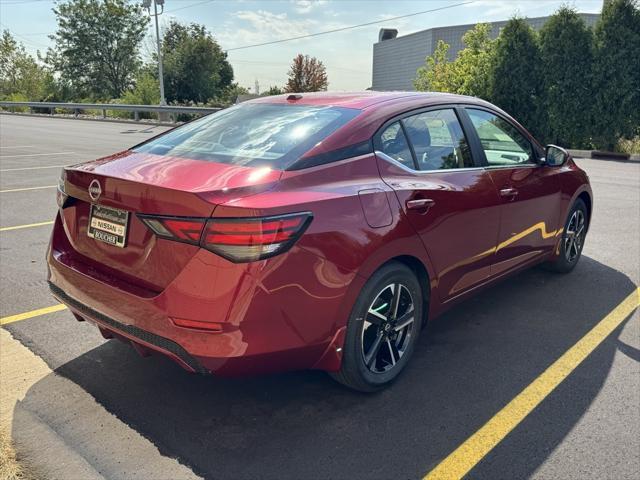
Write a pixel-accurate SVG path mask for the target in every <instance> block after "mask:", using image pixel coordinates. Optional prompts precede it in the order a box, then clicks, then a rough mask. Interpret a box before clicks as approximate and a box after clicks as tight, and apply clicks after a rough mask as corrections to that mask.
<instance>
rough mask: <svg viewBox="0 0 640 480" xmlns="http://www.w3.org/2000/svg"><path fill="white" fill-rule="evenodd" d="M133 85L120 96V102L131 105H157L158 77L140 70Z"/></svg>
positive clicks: (158, 98)
mask: <svg viewBox="0 0 640 480" xmlns="http://www.w3.org/2000/svg"><path fill="white" fill-rule="evenodd" d="M135 83H136V84H135V87H134V88H133V89H131V90H127V91H126V92H125V93H124V95H123V96H122V98H121V100H122V103H127V104H132V105H157V104H158V103H160V85H159V84H158V77H157V76H156V75H153V74H151V73H149V72H148V71H142V72H140V74H139V75H138V77H137V78H136V82H135Z"/></svg>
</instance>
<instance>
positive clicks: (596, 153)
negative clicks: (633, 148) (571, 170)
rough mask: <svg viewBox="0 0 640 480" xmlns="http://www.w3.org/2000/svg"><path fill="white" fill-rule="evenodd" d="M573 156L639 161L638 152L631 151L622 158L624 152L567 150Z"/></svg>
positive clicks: (612, 160) (614, 160)
mask: <svg viewBox="0 0 640 480" xmlns="http://www.w3.org/2000/svg"><path fill="white" fill-rule="evenodd" d="M567 151H568V152H569V153H570V154H571V156H572V157H574V158H591V159H593V160H605V161H609V162H640V154H637V153H632V154H630V155H629V158H624V154H619V153H618V154H616V153H612V154H611V155H608V152H602V151H600V150H567Z"/></svg>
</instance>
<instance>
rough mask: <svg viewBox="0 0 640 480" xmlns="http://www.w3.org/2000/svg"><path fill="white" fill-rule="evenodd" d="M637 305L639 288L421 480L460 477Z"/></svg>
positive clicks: (530, 410) (529, 411)
mask: <svg viewBox="0 0 640 480" xmlns="http://www.w3.org/2000/svg"><path fill="white" fill-rule="evenodd" d="M638 306H640V288H636V289H635V290H634V292H633V293H631V295H629V296H628V297H627V298H626V299H625V300H624V301H623V302H622V303H621V304H619V305H618V306H617V307H616V308H615V309H614V310H613V311H612V312H611V313H609V314H608V315H607V316H606V317H604V318H603V319H602V320H601V321H600V322H599V323H598V324H597V325H596V326H595V327H593V328H592V329H591V330H590V331H589V332H588V333H587V334H586V335H585V336H584V337H582V338H581V339H580V340H579V341H578V343H576V344H575V345H574V346H573V347H571V348H570V349H569V350H567V351H566V352H565V353H564V354H563V355H562V356H561V357H560V358H559V359H558V360H556V361H555V362H554V363H553V364H552V365H551V366H550V367H549V368H547V369H546V370H545V371H544V372H543V373H542V375H540V376H539V377H538V378H536V379H535V380H534V381H533V382H532V383H531V384H529V386H527V387H526V388H525V389H524V390H523V391H522V392H520V393H519V394H518V395H517V396H516V397H515V398H514V399H513V400H511V401H510V402H509V403H508V404H507V405H506V406H505V407H504V408H503V409H502V410H500V411H499V412H498V413H496V414H495V415H494V416H493V418H492V419H491V420H489V421H488V422H487V423H485V424H484V426H482V427H481V428H480V430H478V431H477V432H476V433H474V434H473V435H472V436H471V437H469V438H468V439H467V440H466V441H465V442H464V443H463V444H462V445H460V446H459V447H458V448H457V449H456V450H454V451H453V452H452V453H451V454H450V455H449V456H448V457H447V458H445V459H444V460H443V461H442V462H440V463H439V464H438V465H437V466H436V467H435V468H434V469H433V470H431V471H430V472H429V473H428V474H427V475H426V476H425V477H424V480H436V479H437V480H453V479H456V480H457V479H461V478H462V477H464V476H465V475H466V474H467V473H469V471H470V470H471V469H472V468H473V467H475V466H476V464H477V463H478V462H479V461H480V460H482V459H483V458H484V457H485V455H487V454H488V453H489V452H490V451H491V450H493V448H494V447H495V446H496V445H498V444H499V443H500V442H501V441H502V440H503V439H504V438H505V437H506V436H507V435H508V434H509V432H511V431H512V430H513V429H514V428H515V427H516V426H517V425H518V424H519V423H520V422H521V421H522V420H524V418H525V417H526V416H527V415H529V414H530V413H531V412H532V411H533V409H534V408H536V407H537V406H538V405H539V404H540V402H542V401H543V400H544V399H545V398H546V397H547V396H548V395H549V394H550V393H551V392H552V391H553V390H554V389H555V388H556V387H557V386H558V385H560V384H561V383H562V381H563V380H564V379H565V378H567V377H568V376H569V375H570V374H571V372H572V371H573V370H575V368H576V367H577V366H578V365H580V363H582V361H583V360H584V359H585V358H587V357H588V356H589V355H590V354H591V352H593V351H594V350H595V349H596V347H597V346H598V345H600V343H602V341H603V340H604V339H605V338H607V337H608V336H609V334H611V332H613V331H614V330H615V329H616V328H617V327H619V326H620V324H621V323H622V322H623V321H624V320H625V318H627V317H628V316H629V314H631V313H632V312H633V311H634V310H635V309H636V308H637V307H638Z"/></svg>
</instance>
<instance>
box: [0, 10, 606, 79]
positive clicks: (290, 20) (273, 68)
mask: <svg viewBox="0 0 640 480" xmlns="http://www.w3.org/2000/svg"><path fill="white" fill-rule="evenodd" d="M165 1H166V5H165V10H166V12H165V14H164V15H163V16H161V17H160V18H161V19H162V22H165V23H166V22H168V20H169V19H170V18H175V19H177V20H180V21H184V22H198V23H202V24H204V25H206V27H207V28H208V29H209V30H210V31H211V32H212V33H213V34H214V36H215V37H216V39H217V40H218V42H219V43H220V45H221V46H222V47H223V49H232V48H235V47H241V46H246V45H252V44H256V43H261V42H268V41H271V40H277V39H281V38H288V37H294V36H299V35H306V34H309V33H315V32H321V31H325V30H331V29H336V28H341V27H345V26H350V25H355V24H359V23H366V22H373V21H376V22H378V23H376V24H375V25H372V26H367V27H362V28H357V29H352V30H347V31H344V32H338V33H333V34H328V35H321V36H318V37H313V38H309V39H302V40H295V41H291V42H287V43H281V44H277V45H269V46H262V47H254V48H247V49H241V50H231V51H229V60H230V62H231V64H232V65H233V68H234V72H235V76H236V80H237V81H238V82H239V83H240V84H241V85H243V86H245V87H250V88H253V85H254V82H255V80H256V79H257V80H258V81H259V83H260V88H261V89H265V88H268V87H269V86H270V85H283V84H284V83H285V81H286V76H287V70H288V66H289V64H290V63H291V59H292V58H293V57H294V56H295V55H296V54H298V53H304V54H309V55H313V56H316V57H318V58H319V59H320V60H322V61H323V62H324V64H325V65H326V67H327V73H328V76H329V88H330V89H331V90H363V89H365V88H367V87H369V86H370V85H371V62H372V56H373V43H375V42H376V41H377V37H378V30H379V29H380V28H381V27H388V28H397V29H398V30H399V35H406V34H408V33H411V32H415V31H418V30H424V29H426V28H431V27H438V26H446V25H457V24H466V23H476V22H481V21H494V20H503V19H506V18H509V17H510V16H512V15H513V14H515V13H518V14H519V15H521V16H527V17H538V16H544V15H548V14H550V13H553V11H554V10H556V9H557V8H558V7H559V6H560V5H563V4H568V5H571V6H573V7H575V8H576V9H577V10H578V11H579V12H585V13H589V12H596V13H597V12H599V11H600V9H601V6H602V0H573V1H567V0H513V1H498V0H476V1H473V2H471V3H469V4H466V5H460V6H455V7H452V8H448V9H444V10H440V11H437V12H432V13H425V14H421V15H416V16H413V17H410V18H404V19H400V20H388V19H389V18H391V17H396V16H400V15H406V14H410V13H415V12H420V11H424V10H430V9H436V8H440V7H447V6H452V5H454V4H456V3H461V2H464V1H465V0H451V1H442V0H395V1H394V0H260V1H248V0H236V1H231V0H213V1H208V2H207V1H205V0H165ZM53 4H54V2H53V1H49V0H0V23H1V28H2V29H5V28H8V29H9V30H10V31H11V32H12V33H14V34H15V36H16V37H17V38H18V40H20V41H22V42H23V43H24V44H25V47H26V48H27V49H28V51H30V52H32V53H35V52H36V51H37V50H41V51H43V50H45V49H46V47H47V46H48V45H50V41H49V39H48V38H47V34H49V33H52V32H53V31H54V30H55V27H56V22H55V16H54V14H53V12H52V11H51V9H52V7H53ZM150 34H151V30H150ZM153 45H154V44H153V43H151V37H150V38H149V39H148V40H147V41H146V42H145V51H150V49H151V48H153Z"/></svg>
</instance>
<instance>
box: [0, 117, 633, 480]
mask: <svg viewBox="0 0 640 480" xmlns="http://www.w3.org/2000/svg"><path fill="white" fill-rule="evenodd" d="M0 128H1V133H2V139H1V142H0V190H2V192H1V193H0V207H1V208H0V228H5V227H9V226H19V225H29V224H35V223H43V222H49V221H51V220H52V219H53V216H54V214H55V211H56V206H55V189H53V188H50V187H48V188H42V189H37V190H35V189H34V190H21V191H8V190H15V189H24V188H31V187H43V186H44V187H47V186H51V185H55V184H56V182H57V178H58V175H59V167H58V166H57V165H63V164H69V163H75V162H78V161H83V160H88V159H91V158H96V157H99V156H103V155H107V154H109V153H113V152H115V151H118V150H121V149H123V148H126V147H128V146H131V145H133V144H135V143H138V142H139V141H141V140H143V139H144V138H148V137H149V136H152V135H155V134H157V133H159V132H160V131H162V130H161V128H160V127H145V126H137V125H127V124H116V123H101V122H89V121H74V120H62V119H47V118H32V117H19V116H7V115H0ZM54 152H58V153H60V155H52V154H47V153H54ZM63 152H73V153H63ZM40 153H44V155H42V156H30V157H26V156H24V157H19V156H18V155H29V154H32V155H36V154H40ZM578 163H579V164H580V165H581V166H582V167H583V168H585V169H586V170H587V172H588V173H589V175H590V177H591V181H592V185H593V190H594V196H595V210H594V216H593V221H592V225H591V231H590V233H589V236H588V237H587V243H586V246H585V249H584V253H583V258H582V259H581V261H580V263H579V265H578V266H577V268H576V269H575V271H574V272H572V273H571V274H569V275H565V276H563V275H556V274H552V273H549V272H547V271H545V270H542V269H538V268H536V269H532V270H530V271H527V272H524V273H522V274H520V275H517V276H515V277H512V278H510V279H508V280H506V281H504V282H503V283H501V284H499V285H498V286H496V287H494V288H492V289H490V290H486V291H485V292H483V293H481V294H480V295H478V296H476V297H475V298H473V299H472V300H470V301H467V302H466V303H464V304H460V305H458V306H457V307H455V308H454V309H452V310H451V311H449V312H448V313H447V314H445V315H444V316H443V317H442V318H440V319H438V320H437V321H435V322H433V323H432V324H429V325H428V326H427V328H426V329H425V331H424V334H423V336H422V337H421V339H420V344H419V346H418V348H417V350H416V352H415V356H414V358H413V359H412V361H411V362H410V364H409V366H408V369H407V371H406V372H405V373H404V374H403V375H402V376H401V378H400V379H399V381H398V382H397V383H396V384H394V386H393V387H392V388H390V389H387V390H385V391H383V392H380V393H378V394H375V395H362V394H356V393H353V392H351V391H348V390H346V389H344V388H342V387H340V386H339V385H337V384H335V383H334V382H333V381H331V380H330V379H329V378H328V377H327V376H326V375H325V374H323V373H320V372H299V373H290V374H282V375H273V376H268V377H260V378H244V379H221V378H216V377H200V376H196V375H190V374H188V373H186V372H184V371H183V370H182V369H180V368H179V367H178V366H176V365H175V364H173V363H172V362H171V361H169V360H166V359H164V358H160V357H153V358H150V359H142V358H140V357H139V356H138V355H137V354H136V353H135V352H134V351H133V349H131V348H129V347H127V346H126V345H123V344H121V343H119V342H117V341H105V340H103V339H102V337H101V336H100V335H99V333H98V331H97V330H96V329H95V328H94V327H92V326H91V325H89V324H87V323H78V322H77V321H76V320H75V319H73V317H72V315H71V314H70V313H69V312H68V311H66V310H62V311H56V312H52V313H47V314H45V315H37V316H33V317H31V318H27V319H22V320H19V321H13V322H11V323H7V324H6V325H4V328H6V329H7V330H8V331H9V332H10V333H11V334H12V335H13V336H14V337H15V338H17V339H18V340H19V341H20V342H21V343H22V344H23V345H25V346H27V347H28V348H29V349H30V350H31V351H32V352H34V353H35V354H37V355H39V356H40V357H41V358H42V359H43V360H44V361H45V362H46V363H47V365H48V366H49V367H50V368H51V369H52V370H54V371H55V372H56V373H58V374H60V375H62V376H64V377H66V378H67V379H69V380H71V381H72V382H74V383H75V384H77V385H78V386H80V387H81V388H82V389H83V390H84V391H86V392H88V393H89V394H90V395H92V396H93V397H94V398H95V399H96V400H97V402H98V403H99V404H101V405H102V406H104V408H105V409H106V410H107V411H108V412H111V413H113V414H115V415H116V416H117V417H118V418H119V419H120V420H122V421H123V422H125V423H126V424H127V425H129V426H130V427H131V428H133V429H134V430H135V431H137V432H139V433H140V434H142V435H143V436H144V437H146V438H147V439H149V440H150V441H151V442H152V443H153V444H154V445H155V446H157V447H158V449H159V450H160V452H161V453H162V454H164V455H166V456H169V457H173V458H177V459H178V461H179V462H180V463H182V464H184V465H186V466H188V467H189V468H191V469H192V470H193V472H195V473H196V474H198V475H201V476H203V477H206V478H263V479H268V478H274V479H275V478H282V477H283V476H284V475H285V474H286V477H289V478H305V479H306V478H374V479H376V478H422V477H423V476H424V475H426V474H428V473H429V472H430V471H432V470H433V469H434V468H436V467H437V466H438V464H440V463H441V462H442V461H443V460H445V459H451V462H453V463H451V465H454V464H456V462H460V461H461V460H460V459H459V458H456V457H450V455H451V454H452V452H456V449H458V448H459V447H460V446H461V445H462V444H464V442H465V441H467V440H468V439H470V438H473V436H474V434H476V432H478V430H479V429H481V428H482V427H483V426H484V425H486V424H487V422H490V421H491V419H492V418H493V417H494V415H496V413H498V412H503V411H504V410H503V408H504V407H505V406H507V405H509V404H510V402H512V400H513V399H514V398H522V397H519V395H520V394H521V393H522V392H523V390H524V389H526V388H527V386H529V385H531V384H532V382H536V380H537V379H539V378H540V376H541V375H542V374H543V372H545V370H547V368H549V366H550V365H552V364H553V363H554V362H555V361H556V360H557V359H559V358H560V357H562V355H563V354H565V352H567V351H569V350H570V349H571V348H572V347H573V346H574V345H576V343H577V342H579V341H580V340H581V339H582V338H583V337H584V336H585V335H586V334H587V333H588V332H589V331H590V330H591V329H593V328H594V327H596V326H598V325H601V321H602V320H603V319H604V318H605V317H607V315H609V314H610V313H611V312H612V311H616V308H617V307H618V306H619V305H620V304H621V302H623V301H624V300H625V299H626V298H628V297H629V295H631V294H633V293H634V292H636V295H637V285H638V284H640V221H639V218H640V164H638V163H635V164H634V163H622V162H608V161H600V160H582V159H580V160H578ZM41 167H51V168H41ZM26 168H30V170H26ZM17 169H20V170H17ZM50 229H51V227H50V225H40V226H33V227H28V228H23V229H16V230H6V231H2V232H1V233H0V264H1V266H2V268H1V269H0V288H1V290H2V306H1V307H0V316H1V317H3V318H4V317H8V316H12V315H16V314H20V313H23V312H30V311H33V310H36V309H40V308H45V307H49V306H52V305H54V304H55V301H54V300H53V299H52V297H51V295H50V294H49V292H48V289H47V286H46V281H45V276H46V263H45V261H44V257H45V251H46V247H47V243H48V237H49V233H50ZM632 310H633V309H627V310H624V312H623V313H619V315H618V316H619V318H617V319H616V322H617V323H614V324H613V325H614V326H615V329H614V331H613V333H612V334H611V335H609V336H606V338H605V339H604V341H602V343H600V342H599V340H598V342H597V343H596V344H594V345H593V347H595V349H594V351H593V353H591V354H590V355H588V356H587V358H586V360H585V361H584V362H582V363H580V362H577V363H575V365H573V366H574V367H575V369H574V368H569V369H568V370H566V372H565V373H566V375H565V376H566V379H565V378H564V377H562V379H563V381H560V383H559V386H558V387H557V388H556V389H552V390H551V391H550V393H549V394H548V396H547V395H542V396H541V395H540V394H539V392H534V394H535V395H538V396H537V397H526V398H523V401H524V402H525V403H526V402H527V401H533V400H532V399H534V398H538V399H539V400H542V402H541V403H540V405H538V406H537V407H536V405H530V407H531V408H529V410H527V412H526V413H527V414H525V415H523V416H522V418H519V417H517V416H516V415H515V414H514V413H513V412H512V411H506V413H505V415H504V417H501V418H500V422H502V423H501V424H500V425H499V427H500V428H504V427H505V425H506V426H509V427H512V428H513V429H511V428H509V429H508V430H507V431H506V432H503V433H504V434H505V435H506V436H504V438H502V436H498V441H497V442H496V446H495V448H493V449H488V450H487V451H482V448H481V447H482V445H481V444H473V445H472V446H474V449H472V450H469V452H467V453H465V455H464V458H465V459H466V460H465V461H470V462H471V463H470V464H469V466H470V471H469V473H468V477H469V478H487V479H511V478H529V477H533V478H549V479H565V478H567V479H569V478H606V479H609V478H611V479H632V478H637V473H638V472H639V471H640V319H639V315H638V313H637V312H636V313H632V314H629V312H631V311H632ZM7 367H8V366H6V365H3V368H7ZM9 367H10V366H9ZM54 385H55V383H53V382H47V380H46V378H45V379H43V380H42V381H40V382H39V383H38V384H36V385H34V386H33V387H32V388H30V389H29V391H28V392H27V394H26V397H25V401H27V402H31V403H33V404H38V402H42V401H44V399H45V398H47V397H55V395H56V392H55V391H54V390H53V388H54ZM55 407H56V404H55V402H53V403H51V402H49V408H53V409H54V410H53V413H55ZM533 407H536V408H533ZM65 408H68V405H66V407H65ZM529 411H530V413H529ZM49 414H51V412H49ZM496 432H497V430H495V432H494V433H496ZM490 433H491V432H490ZM86 441H90V437H88V438H87V440H86ZM469 459H471V460H469ZM461 468H462V467H461ZM465 468H466V467H465ZM467 469H468V468H467ZM461 471H466V470H465V469H464V468H463V469H462V470H461ZM443 478H457V477H455V476H453V477H447V476H446V475H445V476H444V477H443Z"/></svg>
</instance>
